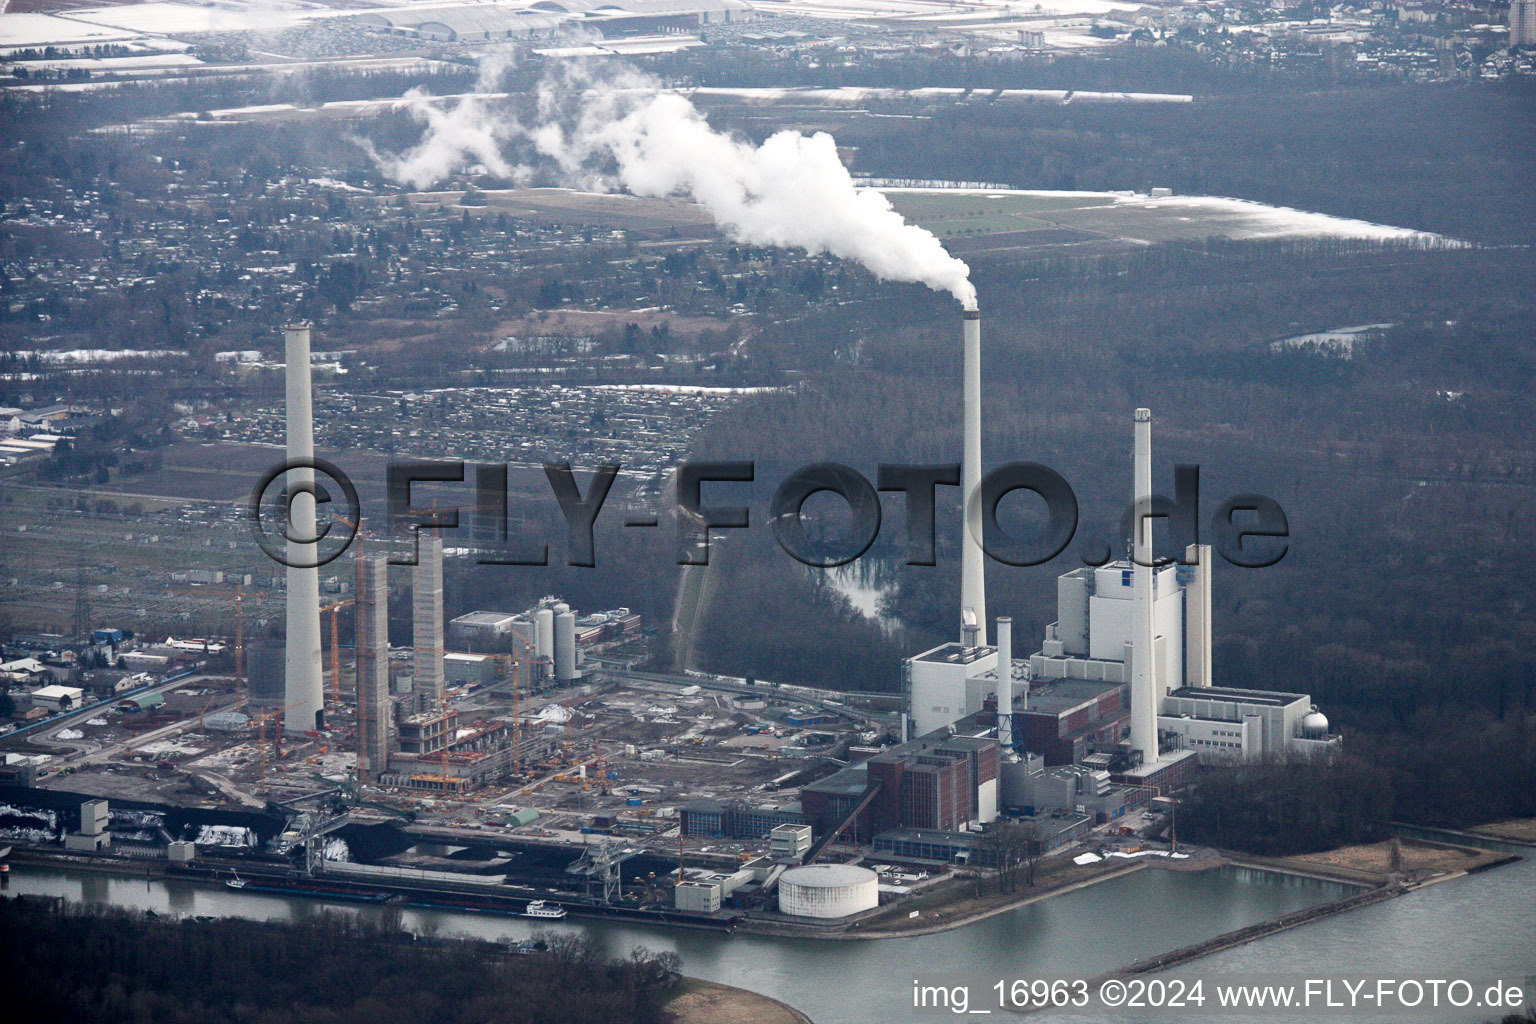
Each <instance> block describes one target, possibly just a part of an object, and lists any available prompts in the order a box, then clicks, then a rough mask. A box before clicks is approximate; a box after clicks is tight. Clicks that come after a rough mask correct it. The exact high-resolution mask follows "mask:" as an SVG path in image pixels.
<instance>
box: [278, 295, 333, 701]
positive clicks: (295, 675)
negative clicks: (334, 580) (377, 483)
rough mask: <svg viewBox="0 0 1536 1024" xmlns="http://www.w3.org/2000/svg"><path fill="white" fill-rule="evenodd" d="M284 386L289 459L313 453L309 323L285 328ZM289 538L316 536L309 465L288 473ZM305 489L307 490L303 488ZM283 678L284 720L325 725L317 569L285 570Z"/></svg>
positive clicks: (294, 557)
mask: <svg viewBox="0 0 1536 1024" xmlns="http://www.w3.org/2000/svg"><path fill="white" fill-rule="evenodd" d="M283 348H284V353H285V354H284V359H285V361H286V364H287V365H286V372H285V376H286V378H287V384H288V424H287V425H288V461H289V463H290V464H291V463H292V462H294V461H295V460H297V459H313V458H314V457H315V425H314V409H313V406H312V404H311V401H310V387H309V373H310V370H309V325H308V324H292V325H290V326H287V327H284V328H283ZM286 482H287V487H288V494H289V496H290V500H289V502H288V517H289V518H288V528H289V536H290V537H297V538H300V539H301V540H302V539H304V538H316V537H317V536H318V535H317V533H316V530H315V496H314V493H313V491H312V488H313V487H314V484H315V472H314V470H313V469H291V470H289V471H288V473H287V476H286ZM305 487H308V488H310V489H311V490H301V489H300V488H305ZM313 551H314V545H313V544H301V543H297V542H295V541H294V540H289V541H288V561H289V562H290V563H294V562H299V563H303V562H313V561H314V556H313ZM287 643H288V650H287V657H286V669H287V677H286V682H285V684H284V687H283V694H284V700H283V704H284V707H285V708H286V711H285V713H284V716H283V717H284V724H285V725H286V726H287V727H289V728H297V729H298V730H299V731H301V732H302V731H307V730H310V729H316V730H318V729H322V728H324V727H325V704H324V702H323V697H324V692H325V691H324V686H323V684H322V682H321V666H320V570H319V569H316V568H308V569H305V568H295V567H293V566H292V565H290V566H289V568H288V634H287Z"/></svg>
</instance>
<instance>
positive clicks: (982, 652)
mask: <svg viewBox="0 0 1536 1024" xmlns="http://www.w3.org/2000/svg"><path fill="white" fill-rule="evenodd" d="M995 650H996V648H994V647H966V646H965V645H963V644H956V643H948V644H941V645H940V646H938V647H935V648H934V649H933V650H931V651H924V652H923V653H922V654H919V655H918V656H917V657H916V658H913V659H912V660H913V661H926V662H930V663H932V664H935V665H969V664H970V663H971V662H973V661H976V660H978V659H980V658H985V657H986V656H987V655H989V654H991V653H993V652H994V651H995Z"/></svg>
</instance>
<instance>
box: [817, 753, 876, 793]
mask: <svg viewBox="0 0 1536 1024" xmlns="http://www.w3.org/2000/svg"><path fill="white" fill-rule="evenodd" d="M868 763H869V762H867V761H866V762H864V764H868ZM864 764H856V765H853V766H852V767H849V768H844V769H842V770H841V771H836V772H833V773H832V774H831V775H828V776H827V777H826V778H824V779H817V780H816V781H815V782H809V783H806V784H805V785H804V786H801V787H800V792H802V793H804V792H806V791H807V790H809V791H810V792H812V793H832V794H836V795H838V796H860V795H862V794H863V792H864V790H866V789H868V788H869V771H868V770H867V769H866V768H865V767H864Z"/></svg>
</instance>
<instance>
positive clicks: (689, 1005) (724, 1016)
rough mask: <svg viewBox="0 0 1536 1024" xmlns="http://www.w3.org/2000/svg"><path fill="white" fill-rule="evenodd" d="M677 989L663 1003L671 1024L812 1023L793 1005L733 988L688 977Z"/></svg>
mask: <svg viewBox="0 0 1536 1024" xmlns="http://www.w3.org/2000/svg"><path fill="white" fill-rule="evenodd" d="M681 987H682V991H681V992H679V993H678V994H677V995H676V996H674V997H673V998H672V1000H671V1002H669V1003H667V1009H668V1010H669V1011H670V1012H671V1013H672V1014H673V1015H674V1017H673V1019H674V1022H675V1024H812V1021H811V1018H809V1017H807V1016H806V1015H805V1014H803V1013H801V1012H800V1011H799V1010H797V1009H795V1008H794V1007H793V1006H790V1005H789V1004H787V1003H781V1002H779V1001H778V1000H777V999H773V998H771V997H769V996H765V995H759V994H758V993H756V992H748V991H747V990H746V989H744V988H737V987H735V986H734V985H721V984H719V983H717V982H713V981H703V980H701V979H699V978H688V979H687V980H685V981H684V982H683V984H682V986H681Z"/></svg>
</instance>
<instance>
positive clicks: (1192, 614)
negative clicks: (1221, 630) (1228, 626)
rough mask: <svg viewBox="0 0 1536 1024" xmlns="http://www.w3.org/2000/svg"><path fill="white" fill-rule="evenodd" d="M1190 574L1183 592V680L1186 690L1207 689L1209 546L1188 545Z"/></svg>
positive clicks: (1209, 628) (1209, 656)
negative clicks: (1191, 563) (1190, 688)
mask: <svg viewBox="0 0 1536 1024" xmlns="http://www.w3.org/2000/svg"><path fill="white" fill-rule="evenodd" d="M1184 558H1185V560H1186V561H1193V562H1194V563H1195V565H1194V570H1195V571H1194V573H1193V577H1194V578H1193V579H1192V580H1191V581H1190V584H1189V588H1188V589H1187V590H1186V591H1185V592H1184V639H1185V655H1184V657H1185V667H1184V676H1185V682H1186V685H1188V686H1210V685H1211V546H1210V545H1209V544H1191V545H1190V546H1189V547H1188V548H1186V549H1185V551H1184Z"/></svg>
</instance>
